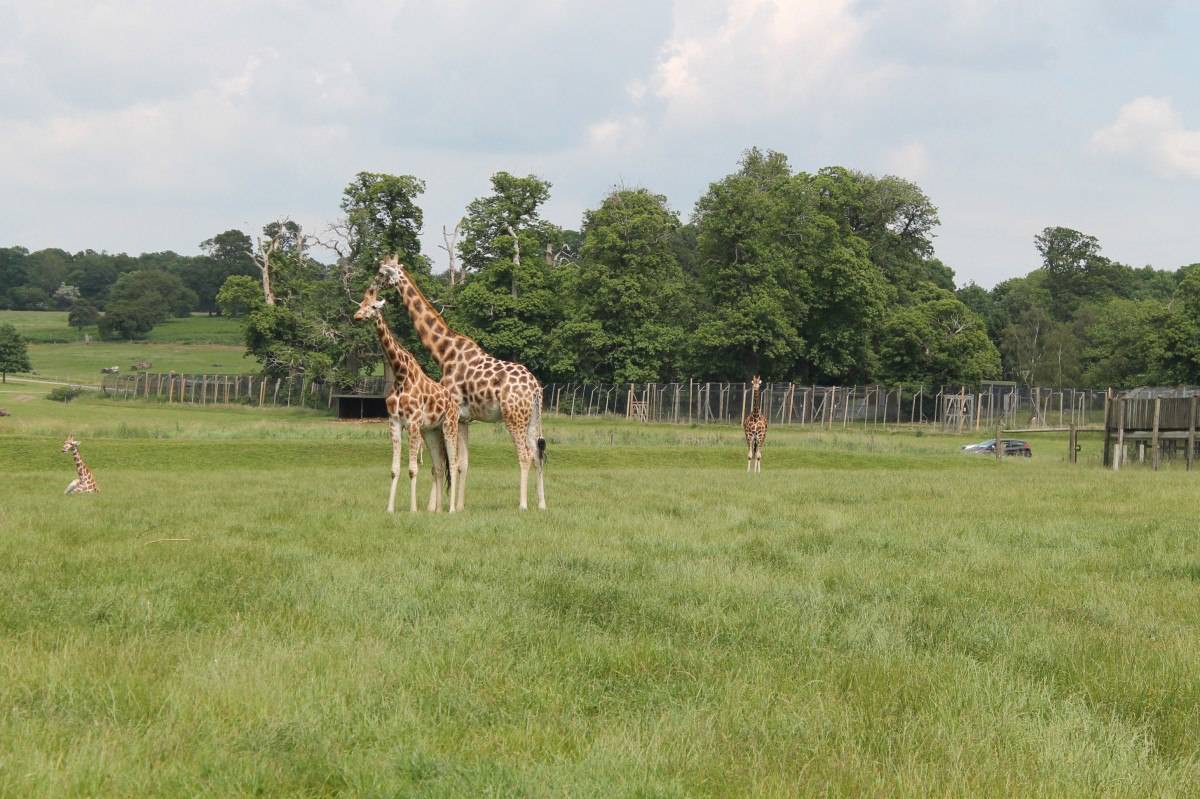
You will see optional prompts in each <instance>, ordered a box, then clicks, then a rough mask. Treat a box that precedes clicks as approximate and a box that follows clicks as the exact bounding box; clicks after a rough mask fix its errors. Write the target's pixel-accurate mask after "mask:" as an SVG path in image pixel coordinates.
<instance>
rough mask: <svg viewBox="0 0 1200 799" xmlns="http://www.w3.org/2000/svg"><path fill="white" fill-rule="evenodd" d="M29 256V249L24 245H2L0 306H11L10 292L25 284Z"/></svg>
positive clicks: (0, 255) (0, 248) (0, 251)
mask: <svg viewBox="0 0 1200 799" xmlns="http://www.w3.org/2000/svg"><path fill="white" fill-rule="evenodd" d="M28 256H29V250H27V249H25V248H24V247H0V308H7V307H9V306H10V305H11V304H12V297H11V295H10V292H11V291H12V290H13V289H15V288H17V287H18V286H24V285H25V282H26V280H27V278H28V272H27V270H26V266H25V262H26V259H27V258H28Z"/></svg>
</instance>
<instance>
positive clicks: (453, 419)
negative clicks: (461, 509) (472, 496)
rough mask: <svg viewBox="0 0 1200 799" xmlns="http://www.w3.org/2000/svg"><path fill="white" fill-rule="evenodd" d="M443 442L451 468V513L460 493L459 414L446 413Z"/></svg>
mask: <svg viewBox="0 0 1200 799" xmlns="http://www.w3.org/2000/svg"><path fill="white" fill-rule="evenodd" d="M442 443H443V445H444V446H445V447H446V460H447V461H448V463H447V466H448V467H449V469H450V501H449V502H448V503H447V504H448V505H449V511H450V513H454V511H455V510H456V507H455V498H456V497H457V495H458V416H457V415H455V414H454V412H453V411H452V412H451V413H448V414H446V419H445V420H444V421H443V422H442Z"/></svg>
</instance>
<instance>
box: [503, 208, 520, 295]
mask: <svg viewBox="0 0 1200 799" xmlns="http://www.w3.org/2000/svg"><path fill="white" fill-rule="evenodd" d="M505 227H507V228H508V235H510V236H512V240H513V270H512V295H513V299H516V297H517V267H519V266H520V265H521V240H520V239H518V238H517V231H515V230H513V228H512V225H506V226H505Z"/></svg>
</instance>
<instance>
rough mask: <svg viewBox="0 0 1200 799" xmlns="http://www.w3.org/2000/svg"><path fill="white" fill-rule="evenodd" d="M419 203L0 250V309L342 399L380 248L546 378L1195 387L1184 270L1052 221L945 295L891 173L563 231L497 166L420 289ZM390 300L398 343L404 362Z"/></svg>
mask: <svg viewBox="0 0 1200 799" xmlns="http://www.w3.org/2000/svg"><path fill="white" fill-rule="evenodd" d="M424 188H425V186H424V183H423V181H422V180H421V179H419V178H417V177H414V176H411V175H389V174H382V173H370V172H363V173H359V174H358V175H356V176H355V177H354V179H353V180H352V181H351V182H350V183H349V185H347V186H346V188H345V190H344V192H343V196H342V202H341V210H342V212H343V216H342V217H341V218H340V219H338V220H337V221H335V222H334V223H333V224H331V225H330V226H329V227H328V228H327V229H326V230H323V231H319V232H317V233H315V234H314V233H311V232H309V231H304V230H302V229H301V228H300V226H299V225H297V224H296V223H294V222H291V221H288V220H287V219H282V220H278V221H275V222H272V223H271V224H269V225H267V226H265V227H264V228H263V231H262V235H261V236H257V237H256V238H255V239H254V240H253V241H252V240H251V237H250V236H249V235H247V234H246V233H243V232H242V231H238V230H228V231H225V232H223V233H220V234H218V235H216V236H214V237H213V238H211V239H208V240H206V241H205V242H203V243H202V244H201V250H202V255H199V256H192V257H189V256H181V255H177V254H175V253H152V254H146V255H142V256H138V257H131V256H127V255H108V254H104V253H95V252H92V251H85V252H82V253H78V254H76V255H74V256H72V255H70V254H68V253H65V252H63V251H61V250H42V251H39V252H34V253H30V252H27V251H25V250H23V249H22V248H8V249H6V250H0V307H12V308H45V307H64V308H69V309H71V318H72V320H73V323H74V321H79V322H80V323H81V324H89V323H91V322H86V321H84V320H85V319H89V318H90V319H92V321H98V322H99V324H100V325H101V328H100V330H101V334H102V335H108V336H120V337H137V336H140V335H144V334H145V332H146V331H148V330H149V329H150V327H151V326H152V325H153V324H156V323H157V321H161V320H162V319H165V318H166V317H167V316H169V315H173V314H184V313H189V312H192V311H197V310H198V311H208V312H210V313H215V312H217V311H218V310H219V311H221V312H223V313H225V314H228V315H231V316H241V317H243V318H244V319H245V329H246V345H247V349H248V350H249V352H250V353H252V354H253V355H254V356H255V357H257V358H258V359H259V361H260V362H261V363H262V364H263V368H264V371H266V372H267V373H271V374H280V375H283V374H297V373H304V374H307V375H308V376H310V377H311V378H314V379H320V380H332V381H334V382H337V383H339V384H349V383H351V382H353V381H354V380H355V379H356V378H358V377H359V376H361V375H362V374H364V373H366V372H369V371H371V370H373V369H374V368H375V367H376V366H377V364H378V362H379V360H380V355H379V353H378V349H377V342H376V340H375V336H374V334H373V333H372V331H371V330H370V329H369V326H364V325H356V324H354V322H353V321H352V319H351V314H352V313H353V309H354V306H355V305H356V304H357V302H358V300H359V299H360V298H361V296H362V291H363V288H364V287H365V285H366V284H367V282H368V281H369V280H370V279H371V278H372V277H373V276H374V273H375V269H376V265H377V263H378V261H379V259H380V258H382V257H383V256H384V255H386V254H389V253H392V252H395V253H398V254H399V256H400V258H401V259H402V260H403V261H404V263H405V264H407V265H408V267H409V269H410V271H411V272H412V274H413V275H414V277H415V279H416V280H417V281H418V282H419V283H420V284H421V285H422V287H423V288H424V290H425V291H426V293H427V295H428V296H429V297H430V298H431V299H432V300H433V301H434V302H435V304H437V305H438V307H439V308H441V309H442V311H443V313H444V315H445V316H446V318H447V321H448V322H449V323H450V324H451V325H452V326H454V327H456V328H457V329H459V330H461V331H462V332H464V333H466V334H467V335H470V336H472V337H474V338H476V339H477V340H478V341H479V342H480V344H482V345H483V346H484V347H485V348H487V349H488V350H489V351H490V352H492V353H493V354H495V355H496V356H498V357H501V358H505V359H510V360H516V361H520V362H521V363H524V364H526V365H527V366H528V367H529V368H530V369H532V370H533V371H534V372H535V373H536V374H538V375H539V376H540V377H541V378H542V379H544V380H547V381H555V380H557V381H565V380H575V381H580V380H587V381H596V382H618V383H619V382H631V381H632V382H670V381H673V380H678V379H685V380H686V379H688V378H696V379H701V380H743V379H745V378H746V377H748V376H749V375H751V374H756V373H757V374H761V375H762V376H763V377H764V379H767V380H795V381H799V382H810V383H827V384H850V383H867V382H886V383H903V384H908V385H914V386H915V385H924V386H936V385H942V384H957V383H975V382H977V381H979V380H981V379H997V378H1007V379H1013V380H1017V381H1019V382H1021V383H1026V384H1040V385H1050V384H1054V385H1078V386H1083V385H1094V386H1107V385H1128V384H1134V383H1143V382H1171V383H1174V382H1196V381H1200V353H1197V352H1196V349H1197V346H1198V345H1197V342H1200V335H1197V334H1198V333H1200V271H1198V270H1197V269H1196V267H1200V264H1193V265H1191V266H1187V267H1183V268H1180V269H1178V270H1176V271H1161V270H1156V269H1152V268H1150V267H1145V268H1140V269H1135V268H1132V267H1129V266H1126V265H1123V264H1120V263H1117V262H1115V261H1112V260H1110V259H1108V258H1106V257H1104V256H1103V255H1102V254H1101V249H1100V245H1099V243H1098V242H1097V241H1096V239H1095V238H1094V237H1091V236H1088V235H1086V234H1083V233H1080V232H1078V231H1074V230H1070V229H1068V228H1061V227H1048V228H1046V229H1044V230H1043V231H1042V232H1041V233H1038V234H1037V235H1036V236H1035V239H1034V246H1035V247H1036V248H1037V251H1038V252H1039V253H1040V255H1041V258H1042V263H1043V265H1042V267H1041V268H1039V269H1036V270H1034V271H1033V272H1031V273H1029V274H1028V275H1026V276H1024V277H1021V278H1014V279H1011V280H1007V281H1004V282H1003V283H1000V284H999V285H997V286H996V287H995V288H993V289H991V290H986V289H983V288H982V287H980V286H977V285H974V284H969V285H966V286H963V287H956V285H955V281H954V272H953V271H952V270H951V269H950V268H949V267H948V266H946V265H945V264H943V263H942V262H941V261H940V260H938V259H937V258H936V257H935V256H934V250H933V236H934V233H935V230H936V228H937V225H938V224H939V220H938V211H937V208H936V207H935V206H934V205H933V203H932V202H931V201H930V199H929V198H928V197H927V196H926V195H925V194H924V192H923V191H922V190H921V189H920V187H918V186H917V185H916V184H915V183H913V182H911V181H907V180H904V179H901V178H897V177H892V176H885V177H876V176H872V175H868V174H865V173H862V172H858V171H854V170H850V169H846V168H843V167H828V168H825V169H821V170H818V171H816V172H813V173H808V172H803V171H796V170H793V169H792V167H791V166H790V165H789V163H788V161H787V159H786V157H785V156H783V155H782V154H780V153H777V152H771V151H762V150H758V149H751V150H748V151H747V152H746V153H744V155H743V157H742V159H741V162H740V163H739V165H738V168H737V169H736V170H735V171H734V172H732V173H731V174H729V175H727V176H725V177H724V178H721V179H720V180H717V181H715V182H713V183H712V184H710V186H709V187H708V190H707V192H706V193H705V194H704V195H703V196H702V197H701V198H700V199H699V200H698V201H697V202H696V204H695V207H694V209H693V210H692V212H691V214H690V215H689V217H688V218H687V219H684V218H682V217H681V215H680V214H679V213H678V212H677V211H676V210H674V209H672V208H671V207H670V206H669V204H668V203H667V201H666V198H665V197H663V196H662V195H659V194H656V193H654V192H653V191H650V190H648V189H644V188H616V189H614V190H612V191H611V192H610V193H609V194H608V195H607V196H606V197H604V198H603V199H602V200H601V202H600V203H599V205H598V206H597V207H596V208H593V209H591V210H589V211H587V212H586V213H585V214H584V215H583V219H582V221H581V225H580V227H579V229H578V230H571V229H566V228H561V227H559V226H557V225H555V224H553V223H551V222H549V221H548V220H546V219H545V218H544V217H543V216H542V210H543V208H544V206H545V203H546V202H547V200H548V199H549V198H550V191H551V188H552V187H551V184H550V183H549V182H548V181H546V180H543V179H541V178H539V177H537V176H534V175H528V176H524V177H521V176H516V175H511V174H508V173H506V172H500V173H497V174H496V175H494V176H493V177H492V179H491V192H490V193H489V194H487V195H486V196H484V197H480V198H477V199H475V200H473V201H472V202H470V203H469V204H468V205H467V206H466V208H465V213H464V215H463V217H462V219H461V220H460V221H459V222H457V223H456V224H455V225H453V226H452V227H451V226H449V225H448V226H445V227H443V228H442V232H443V239H444V242H445V244H444V245H443V246H442V248H441V249H442V250H443V251H444V254H441V255H439V257H438V260H439V262H441V261H442V259H443V258H444V259H445V262H446V265H447V266H448V268H447V269H446V270H444V271H440V272H438V273H436V274H435V273H434V270H433V259H432V258H431V257H430V256H429V255H427V254H425V253H423V252H422V251H421V246H420V235H421V232H422V229H423V227H424V222H425V220H424V216H423V213H422V210H421V207H420V204H419V198H420V195H421V194H422V193H423V191H424ZM397 305H399V303H393V304H392V305H390V306H389V308H388V313H389V314H390V315H391V321H392V324H393V328H394V329H395V330H396V331H397V333H398V335H399V336H400V337H401V338H402V339H404V340H405V341H406V343H407V344H408V345H409V346H410V347H411V348H412V349H413V350H414V352H416V353H417V354H418V355H419V356H421V355H422V351H421V349H420V347H419V346H418V345H417V343H416V339H415V337H413V336H412V334H411V325H409V323H408V320H407V319H406V318H405V317H404V313H403V309H402V308H401V309H400V311H399V313H397V311H396V306H397ZM89 306H90V308H89ZM424 362H425V365H426V366H427V367H428V368H430V369H431V371H432V372H433V373H434V374H436V369H434V368H433V364H432V362H431V361H429V360H427V359H426V360H425V361H424Z"/></svg>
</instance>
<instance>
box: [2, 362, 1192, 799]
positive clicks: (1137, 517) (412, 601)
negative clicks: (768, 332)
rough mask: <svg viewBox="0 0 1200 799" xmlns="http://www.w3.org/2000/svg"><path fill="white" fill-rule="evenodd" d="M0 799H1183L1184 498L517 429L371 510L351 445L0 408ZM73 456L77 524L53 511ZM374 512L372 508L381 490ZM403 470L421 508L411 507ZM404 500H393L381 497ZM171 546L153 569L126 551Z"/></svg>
mask: <svg viewBox="0 0 1200 799" xmlns="http://www.w3.org/2000/svg"><path fill="white" fill-rule="evenodd" d="M0 407H6V408H8V409H9V410H10V411H11V412H12V413H13V415H12V416H11V417H6V418H0V530H3V531H4V534H3V535H2V536H0V559H3V562H4V563H5V564H6V566H5V568H4V569H0V636H3V639H2V641H0V708H3V709H4V712H3V713H0V795H3V796H21V797H34V796H55V797H57V796H129V797H134V796H137V797H143V796H181V795H182V796H191V795H214V796H252V795H265V796H297V797H299V796H304V797H314V796H407V795H419V796H481V795H482V796H539V797H540V796H596V797H612V796H646V797H649V796H654V797H675V796H679V797H683V796H722V797H723V796H739V795H740V796H819V795H832V796H880V797H891V796H931V795H932V796H1131V797H1132V796H1139V797H1140V796H1191V795H1194V792H1195V788H1194V786H1195V785H1196V784H1198V780H1200V759H1198V756H1200V730H1198V729H1197V726H1196V723H1195V719H1196V717H1197V713H1198V712H1200V679H1197V678H1198V677H1200V675H1198V674H1197V672H1198V671H1200V665H1198V664H1200V657H1198V656H1200V651H1198V644H1197V641H1200V635H1198V633H1200V630H1198V629H1197V626H1198V625H1197V615H1196V612H1195V608H1196V607H1197V604H1198V601H1200V544H1198V543H1197V539H1196V536H1195V535H1194V533H1193V528H1194V520H1193V517H1194V514H1193V513H1192V512H1191V508H1192V502H1191V498H1192V495H1193V494H1194V492H1195V490H1196V485H1195V480H1196V478H1195V477H1194V476H1192V475H1188V474H1186V473H1184V472H1182V470H1179V469H1168V470H1165V471H1163V472H1159V473H1157V474H1154V473H1151V472H1149V471H1148V470H1145V469H1137V468H1130V469H1125V470H1122V471H1121V472H1120V473H1119V474H1113V473H1111V472H1108V471H1104V470H1101V469H1100V468H1099V467H1098V466H1097V465H1096V457H1097V452H1096V450H1097V445H1096V441H1094V440H1091V439H1089V440H1085V442H1084V447H1085V449H1084V463H1083V464H1081V465H1080V466H1079V467H1074V468H1073V467H1070V466H1068V465H1067V464H1065V463H1064V459H1063V457H1062V451H1064V450H1065V446H1064V445H1063V444H1064V442H1063V441H1062V440H1061V439H1058V438H1053V439H1051V438H1049V437H1034V438H1033V441H1034V450H1035V457H1034V458H1033V459H1031V460H1029V461H1025V460H1024V459H1011V460H1008V461H1005V462H1004V463H1001V464H997V463H995V462H994V461H992V460H991V459H989V458H985V457H971V456H964V455H961V454H959V453H958V452H957V446H958V444H959V443H963V442H964V441H966V440H967V439H965V438H955V437H945V436H937V435H925V436H922V437H920V438H917V437H915V436H913V435H912V434H911V433H907V432H906V433H895V434H877V435H867V434H861V433H834V434H829V433H812V432H799V431H783V430H778V429H773V430H772V431H771V433H770V435H769V438H768V442H767V447H766V454H765V458H764V472H763V474H762V475H760V476H759V477H758V478H757V479H755V478H750V477H749V476H747V475H746V474H745V471H744V469H745V462H744V452H743V451H742V449H741V442H740V434H739V432H738V431H737V430H734V429H732V428H716V427H697V428H688V427H677V428H673V427H666V426H647V427H642V426H632V425H628V424H625V423H618V422H597V421H589V422H577V421H570V420H565V419H556V418H553V417H551V418H548V419H547V433H548V438H549V440H550V460H549V465H548V472H547V495H548V500H549V503H550V510H549V511H547V512H545V513H538V512H530V513H527V514H524V515H522V514H519V513H518V512H517V511H516V510H515V506H516V485H515V483H516V468H515V465H514V463H513V457H512V454H511V447H510V446H509V445H508V444H507V443H506V441H505V437H504V436H503V434H502V432H501V431H500V430H498V429H496V428H495V427H494V426H491V425H476V426H475V427H474V428H473V430H472V438H471V440H472V452H471V463H472V473H471V478H470V483H469V490H468V509H467V512H466V513H465V514H462V515H454V516H449V515H445V514H443V515H438V516H433V515H430V514H426V513H420V514H416V515H410V514H408V513H398V514H396V515H394V516H391V517H389V516H388V515H387V514H385V513H383V512H382V508H383V506H384V504H385V501H386V490H387V482H388V478H387V469H388V461H389V452H390V448H389V445H388V443H387V437H386V430H385V427H384V426H383V425H380V424H347V423H337V422H332V421H329V420H327V419H325V418H323V417H321V416H319V415H317V414H312V413H306V412H299V411H286V410H281V409H268V410H266V411H259V410H257V409H248V408H228V409H225V408H214V407H205V408H180V407H164V406H159V405H142V404H140V403H136V402H130V403H118V402H107V401H103V400H100V399H97V398H94V397H93V398H90V399H81V400H77V401H76V402H74V403H72V404H70V405H66V406H63V405H58V404H56V403H51V402H48V401H46V400H45V399H42V398H41V397H40V395H39V394H38V393H35V392H34V391H33V390H31V388H30V386H29V385H23V386H22V385H15V384H12V385H9V386H7V387H5V386H0ZM69 432H73V433H74V434H75V435H76V436H78V437H79V438H80V439H81V440H82V441H83V445H82V451H83V454H84V457H85V458H86V459H87V460H88V462H89V463H90V464H91V465H92V466H93V468H94V470H95V472H96V475H97V478H98V480H99V482H100V485H101V488H102V491H103V493H101V494H100V495H97V496H82V497H64V496H62V494H61V491H62V489H63V487H64V486H65V485H66V483H67V482H68V481H69V480H70V479H72V477H73V470H72V468H71V464H70V461H69V459H68V457H67V456H66V455H62V454H60V453H59V452H58V451H57V449H58V446H59V444H60V443H61V440H62V438H63V437H64V436H65V435H66V434H67V433H69ZM402 485H403V481H402ZM427 487H428V476H427V475H422V486H421V488H422V492H421V493H422V496H423V495H424V493H425V491H426V490H427ZM403 494H404V488H403V487H402V489H401V495H402V496H403ZM172 538H186V539H189V540H186V541H169V540H164V539H172Z"/></svg>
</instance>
